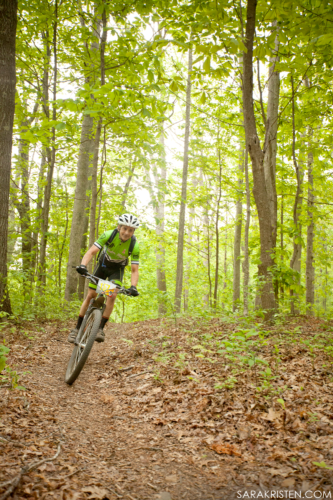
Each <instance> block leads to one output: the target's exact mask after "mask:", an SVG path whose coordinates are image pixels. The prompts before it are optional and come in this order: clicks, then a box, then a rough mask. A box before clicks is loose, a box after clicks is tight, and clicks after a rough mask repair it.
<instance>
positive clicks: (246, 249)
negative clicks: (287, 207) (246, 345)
mask: <svg viewBox="0 0 333 500" xmlns="http://www.w3.org/2000/svg"><path fill="white" fill-rule="evenodd" d="M248 158H249V154H248V150H247V147H245V161H244V171H245V190H246V223H245V230H244V262H243V273H244V277H243V280H244V281H243V304H244V306H243V307H244V316H247V315H248V314H249V281H250V262H249V229H250V222H251V194H250V183H249V161H248Z"/></svg>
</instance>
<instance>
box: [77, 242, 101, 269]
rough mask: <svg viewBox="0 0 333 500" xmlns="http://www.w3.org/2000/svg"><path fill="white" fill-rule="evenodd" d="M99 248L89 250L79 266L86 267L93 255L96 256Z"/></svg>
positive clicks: (93, 247)
mask: <svg viewBox="0 0 333 500" xmlns="http://www.w3.org/2000/svg"><path fill="white" fill-rule="evenodd" d="M99 250H100V249H99V248H97V247H96V246H95V245H93V246H92V247H90V248H89V250H88V252H87V253H86V254H85V255H84V256H83V259H82V262H81V264H82V265H83V266H87V265H88V264H89V262H90V261H91V259H92V258H93V256H94V255H96V254H97V253H98V252H99Z"/></svg>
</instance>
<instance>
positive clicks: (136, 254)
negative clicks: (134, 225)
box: [131, 241, 140, 264]
mask: <svg viewBox="0 0 333 500" xmlns="http://www.w3.org/2000/svg"><path fill="white" fill-rule="evenodd" d="M139 258H140V248H139V243H138V242H137V241H136V242H135V245H134V248H133V252H132V255H131V264H139Z"/></svg>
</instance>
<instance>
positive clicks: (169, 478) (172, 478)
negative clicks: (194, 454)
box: [165, 474, 178, 483]
mask: <svg viewBox="0 0 333 500" xmlns="http://www.w3.org/2000/svg"><path fill="white" fill-rule="evenodd" d="M165 480H166V481H168V483H176V482H177V480H178V478H177V476H176V474H172V475H171V476H167V477H166V478H165Z"/></svg>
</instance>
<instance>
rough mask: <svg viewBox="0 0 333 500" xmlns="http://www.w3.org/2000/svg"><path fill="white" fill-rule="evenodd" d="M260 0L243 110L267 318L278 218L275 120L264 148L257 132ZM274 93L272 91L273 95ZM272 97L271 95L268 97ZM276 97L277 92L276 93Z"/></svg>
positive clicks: (250, 16)
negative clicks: (268, 166)
mask: <svg viewBox="0 0 333 500" xmlns="http://www.w3.org/2000/svg"><path fill="white" fill-rule="evenodd" d="M256 7H257V1H256V0H249V1H248V3H247V15H246V35H245V47H246V51H244V54H243V87H242V91H243V111H244V127H245V136H246V144H247V146H248V150H249V154H250V157H251V163H252V173H253V194H254V199H255V202H256V206H257V211H258V218H259V228H260V264H259V266H258V271H259V280H260V286H261V302H262V307H263V309H264V310H265V311H266V319H270V317H271V316H272V314H273V312H274V310H275V308H276V302H275V295H274V288H273V276H272V268H273V264H274V259H273V255H272V254H273V252H274V249H275V239H274V220H275V216H274V217H271V215H270V212H271V207H272V198H271V194H270V193H271V190H270V185H269V182H272V183H273V182H274V181H272V177H270V178H269V182H268V180H267V175H266V173H265V168H264V157H265V151H266V150H267V147H268V142H269V141H270V138H271V131H270V129H271V127H272V125H273V123H272V122H271V121H269V120H267V124H266V136H265V144H264V149H262V148H261V146H260V140H259V136H258V133H257V123H256V117H255V114H254V106H253V104H254V103H253V41H254V33H255V25H256ZM270 95H271V94H269V96H270ZM268 98H269V97H268ZM274 98H276V96H274Z"/></svg>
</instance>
